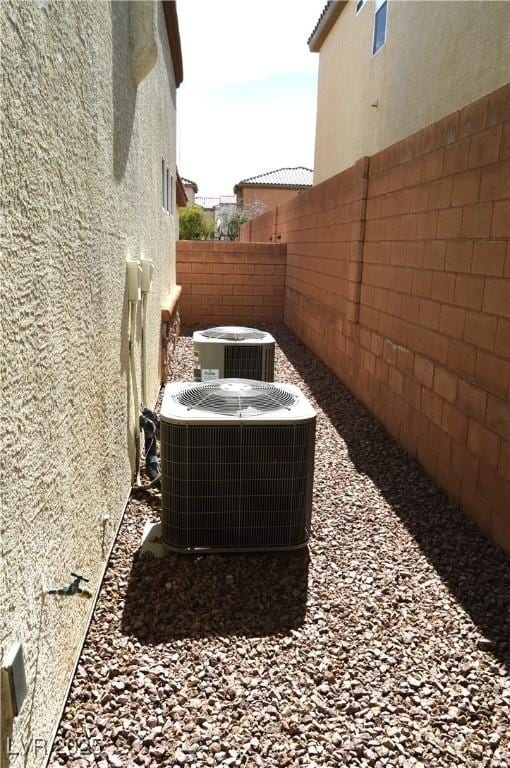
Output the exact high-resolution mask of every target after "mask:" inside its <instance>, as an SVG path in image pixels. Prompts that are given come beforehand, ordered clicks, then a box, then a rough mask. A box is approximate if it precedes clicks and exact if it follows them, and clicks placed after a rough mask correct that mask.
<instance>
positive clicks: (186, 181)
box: [181, 176, 198, 192]
mask: <svg viewBox="0 0 510 768" xmlns="http://www.w3.org/2000/svg"><path fill="white" fill-rule="evenodd" d="M181 180H182V183H183V184H189V185H190V186H191V187H193V189H194V190H195V192H198V185H197V183H196V181H192V180H191V179H185V178H184V176H181Z"/></svg>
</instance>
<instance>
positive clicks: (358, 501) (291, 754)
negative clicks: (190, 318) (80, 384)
mask: <svg viewBox="0 0 510 768" xmlns="http://www.w3.org/2000/svg"><path fill="white" fill-rule="evenodd" d="M271 330H272V332H273V333H274V335H275V336H276V338H277V340H278V343H279V349H278V350H277V356H276V371H277V374H276V379H277V380H281V381H288V382H292V383H295V384H297V385H299V386H300V387H301V388H302V389H303V390H304V391H305V393H306V394H307V395H308V397H309V398H310V399H311V401H312V403H313V404H314V406H315V407H316V409H317V412H318V423H317V453H316V472H315V486H314V509H313V533H312V539H311V543H310V547H309V551H308V552H306V551H304V550H302V551H300V552H294V553H281V554H272V555H269V554H252V555H243V556H240V555H209V556H206V557H186V556H178V555H170V556H168V558H166V559H164V560H154V559H152V558H150V557H143V558H142V557H140V556H139V555H138V553H137V549H138V547H139V543H140V536H141V532H142V528H143V525H144V522H145V521H146V520H147V519H149V518H150V519H157V517H158V512H157V510H158V505H159V497H158V495H157V494H150V493H144V494H142V495H139V496H138V497H134V498H133V499H132V501H131V503H130V505H129V507H128V510H127V513H126V517H125V519H124V522H123V525H122V527H121V530H120V534H119V537H118V539H117V542H116V544H115V547H114V550H113V553H112V556H111V560H110V563H109V566H108V569H107V572H106V577H105V580H104V583H103V586H102V590H101V594H100V597H99V601H98V604H97V608H96V612H95V615H94V620H93V622H92V625H91V628H90V631H89V634H88V637H87V640H86V643H85V646H84V649H83V653H82V656H81V660H80V664H79V667H78V670H77V673H76V677H75V680H74V683H73V686H72V690H71V693H70V697H69V700H68V703H67V706H66V710H65V714H64V718H63V720H62V723H61V725H60V728H59V732H58V736H57V739H56V742H55V745H54V750H53V753H52V756H51V759H50V765H51V766H58V765H72V766H87V765H90V764H92V765H98V766H100V768H107V766H109V765H113V766H118V767H121V766H122V767H124V766H138V765H141V766H165V768H166V767H167V766H181V765H189V766H197V767H198V766H203V765H207V766H216V765H223V766H229V765H230V766H248V767H250V766H265V767H266V766H267V768H272V767H273V766H275V767H280V766H301V765H302V766H308V767H309V768H313V766H337V765H338V766H377V767H382V766H406V767H407V766H426V768H429V767H431V768H440V767H442V766H451V767H452V768H453V767H455V768H457V767H458V766H477V768H478V767H480V766H491V768H497V767H498V766H501V767H503V766H505V768H508V766H509V765H510V743H509V733H510V725H509V714H510V678H509V670H510V631H509V630H510V563H509V561H508V560H507V559H506V558H505V557H504V556H503V555H502V554H501V553H500V552H499V551H498V550H497V549H496V547H494V546H493V545H492V544H491V543H490V542H489V541H488V540H486V539H485V538H484V537H483V536H482V535H481V534H480V533H479V532H478V531H477V529H476V528H475V527H474V526H473V525H472V524H471V523H470V522H469V521H468V520H467V519H466V518H464V516H462V515H461V514H460V513H458V512H457V511H456V510H455V509H454V508H452V507H451V506H450V505H449V504H448V502H447V500H446V499H445V497H444V496H443V494H442V493H441V492H440V491H439V490H437V488H435V487H434V485H433V484H432V483H431V481H430V480H429V479H428V478H427V477H426V476H425V475H424V474H423V473H422V472H421V470H420V469H419V468H418V466H417V465H416V464H415V463H414V462H413V461H411V460H410V459H409V457H408V456H407V455H406V454H405V453H404V452H403V451H402V450H401V449H400V448H399V447H398V446H397V445H396V444H395V443H394V442H393V441H392V440H391V438H390V437H389V436H388V435H387V434H386V433H385V432H384V430H383V429H382V428H381V427H380V426H379V425H378V423H377V422H376V421H375V420H374V419H373V418H372V417H371V416H370V414H369V413H368V412H367V411H366V410H365V409H364V408H363V407H362V406H361V405H360V404H359V402H358V401H357V400H356V399H355V398H354V397H353V396H352V395H351V394H350V393H349V392H348V391H347V390H346V389H345V388H344V387H342V385H341V384H340V383H339V382H338V380H337V379H336V378H335V377H334V376H333V375H332V374H331V373H330V372H329V371H328V370H327V369H326V368H325V367H324V366H323V365H322V363H320V362H319V361H318V360H317V359H316V358H315V357H314V356H313V355H312V354H311V353H310V352H309V351H308V350H307V349H306V348H305V347H304V346H302V345H301V344H300V342H299V341H298V340H297V339H296V338H295V337H294V336H293V335H292V334H291V333H290V332H289V331H288V330H287V329H285V328H283V327H278V328H272V329H271ZM174 371H175V373H176V378H185V379H190V378H191V376H192V357H191V338H190V335H189V334H188V333H187V334H186V335H184V334H183V336H182V337H181V339H180V341H179V343H178V347H177V349H176V353H175V359H174ZM80 745H81V746H80ZM80 750H81V756H79V757H77V754H78V753H79V752H80Z"/></svg>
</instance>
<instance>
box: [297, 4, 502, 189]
mask: <svg viewBox="0 0 510 768" xmlns="http://www.w3.org/2000/svg"><path fill="white" fill-rule="evenodd" d="M331 10H332V9H331V8H329V9H328V13H329V14H331ZM333 11H335V15H336V14H338V16H337V18H336V20H335V21H334V24H333V26H332V27H331V29H330V30H329V32H328V33H327V35H326V37H325V38H324V39H323V40H321V39H320V38H321V37H322V35H320V31H321V30H320V29H319V30H318V32H319V34H318V33H317V32H316V33H315V36H314V35H312V38H311V40H310V47H311V49H312V50H315V51H319V85H318V97H317V127H316V140H315V164H314V169H315V173H314V184H318V183H320V182H321V181H324V179H327V178H329V177H331V176H333V175H334V174H336V173H338V172H340V171H342V170H344V169H345V168H348V167H349V166H351V165H352V164H353V163H354V162H355V161H356V160H357V159H358V158H360V157H363V156H364V155H372V154H374V153H376V152H378V151H380V150H381V149H383V148H385V147H387V146H389V145H390V144H393V143H394V142H396V141H399V140H400V139H402V138H404V137H406V136H408V135H409V134H411V133H414V132H415V131H418V130H419V129H421V128H423V127H425V126H426V125H429V124H430V123H433V122H435V121H437V120H438V119H440V118H441V117H444V116H446V115H448V114H449V113H451V112H453V111H454V110H456V109H459V108H461V107H463V106H464V105H466V104H469V103H471V102H472V101H475V100H476V99H478V98H480V97H481V96H484V95H485V94H487V93H489V92H491V91H494V90H495V89H496V88H498V87H500V86H502V85H504V84H505V83H507V82H508V80H509V72H510V3H508V2H506V1H504V2H453V1H452V0H446V1H444V2H443V1H442V0H438V1H434V2H424V1H422V0H420V2H416V1H415V0H403V1H399V2H396V1H395V0H388V7H387V29H386V43H385V45H384V46H383V47H382V48H381V49H380V50H379V51H378V52H377V53H376V54H375V55H372V41H373V30H374V11H375V3H374V2H373V0H368V1H367V2H366V3H365V4H364V5H363V7H362V8H361V10H360V11H359V13H356V3H354V2H347V3H344V2H337V3H336V8H334V9H333ZM325 22H327V15H325V16H324V18H323V22H322V24H323V26H324V23H325ZM372 105H375V106H372Z"/></svg>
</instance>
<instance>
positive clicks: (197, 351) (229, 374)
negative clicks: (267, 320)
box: [193, 326, 275, 381]
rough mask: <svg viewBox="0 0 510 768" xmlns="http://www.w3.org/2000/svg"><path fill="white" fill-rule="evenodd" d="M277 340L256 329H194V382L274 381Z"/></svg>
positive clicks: (235, 327) (228, 327)
mask: <svg viewBox="0 0 510 768" xmlns="http://www.w3.org/2000/svg"><path fill="white" fill-rule="evenodd" d="M274 348H275V341H274V339H273V337H272V336H271V334H269V333H265V331H259V330H257V329H256V328H241V327H237V326H222V327H218V328H208V329H207V330H205V331H195V333H194V334H193V361H194V378H195V381H211V380H213V379H229V378H240V379H254V380H257V381H274Z"/></svg>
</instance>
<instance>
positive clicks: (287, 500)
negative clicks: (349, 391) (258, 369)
mask: <svg viewBox="0 0 510 768" xmlns="http://www.w3.org/2000/svg"><path fill="white" fill-rule="evenodd" d="M160 423H161V480H162V516H163V517H162V523H163V525H162V528H163V540H164V542H165V543H166V544H167V545H168V546H169V547H170V548H171V549H174V550H176V551H185V552H196V551H208V550H209V551H212V550H216V551H218V550H220V551H231V550H234V551H235V550H244V549H252V550H256V549H292V548H295V547H302V546H304V545H305V544H306V543H307V541H308V538H309V535H310V520H311V509H312V484H313V462H314V449H315V412H314V410H313V408H312V407H311V405H310V403H309V402H308V401H307V399H306V398H305V397H304V395H303V394H302V393H301V392H300V391H299V389H298V388H297V387H294V386H292V385H288V384H270V383H266V382H260V381H248V380H245V379H219V380H217V381H214V382H202V383H197V384H183V383H170V384H167V385H166V387H165V394H164V397H163V403H162V407H161V422H160Z"/></svg>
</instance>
